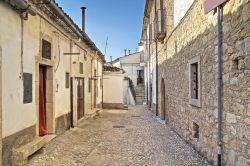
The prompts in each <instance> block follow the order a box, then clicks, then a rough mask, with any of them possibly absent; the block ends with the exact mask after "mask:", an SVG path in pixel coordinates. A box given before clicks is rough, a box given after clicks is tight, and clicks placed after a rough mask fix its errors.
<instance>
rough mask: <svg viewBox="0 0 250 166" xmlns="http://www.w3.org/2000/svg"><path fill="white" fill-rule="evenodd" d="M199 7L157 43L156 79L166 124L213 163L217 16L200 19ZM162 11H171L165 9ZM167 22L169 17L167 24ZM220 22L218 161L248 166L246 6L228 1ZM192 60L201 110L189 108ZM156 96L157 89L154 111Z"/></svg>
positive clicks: (249, 17)
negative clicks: (196, 66)
mask: <svg viewBox="0 0 250 166" xmlns="http://www.w3.org/2000/svg"><path fill="white" fill-rule="evenodd" d="M169 4H171V3H169ZM166 5H168V4H166ZM203 5H204V0H197V1H194V3H193V5H192V6H191V8H190V9H189V10H188V11H187V13H186V15H185V16H184V18H183V19H182V20H181V22H180V24H179V25H178V26H177V27H176V28H175V29H174V30H173V31H171V32H167V37H166V38H165V40H164V42H163V43H159V46H158V51H159V62H158V65H159V80H161V79H162V80H164V85H163V86H165V89H166V91H165V93H166V96H165V98H166V101H165V104H166V105H165V107H166V113H165V114H166V116H167V117H166V119H168V120H169V124H170V125H171V126H172V127H173V128H174V129H175V130H176V131H177V132H178V133H179V134H180V135H181V136H182V137H183V138H184V139H185V140H187V141H188V142H189V143H191V144H192V145H193V147H194V148H195V149H197V150H198V151H199V152H200V153H201V154H202V155H204V156H205V157H207V158H208V160H210V161H211V163H216V160H217V102H216V100H217V98H216V97H217V39H216V26H217V24H216V21H217V19H216V17H217V14H216V11H214V12H210V13H209V14H208V15H205V14H204V6H203ZM166 8H167V9H171V7H168V6H167V7H166ZM168 19H169V17H168V18H167V22H168ZM222 20H223V21H222V33H223V44H222V48H223V55H222V61H223V96H222V100H223V103H222V104H223V116H222V119H223V125H222V130H223V150H222V157H223V161H224V164H225V165H228V166H235V165H236V166H248V165H250V3H249V1H248V0H230V1H228V2H227V3H226V4H225V5H223V18H222ZM193 59H197V62H198V63H199V64H200V65H199V70H200V75H199V77H200V78H199V80H200V86H199V91H200V106H197V105H192V104H190V79H191V78H190V61H192V60H193ZM161 83H162V82H161V81H159V85H158V86H159V87H161V86H162V85H161ZM159 89H160V88H159ZM161 93H162V91H161V90H159V103H158V105H159V112H160V111H161V101H162V99H161V96H162V95H161ZM197 129H198V130H197ZM197 132H198V133H197ZM197 134H198V137H197Z"/></svg>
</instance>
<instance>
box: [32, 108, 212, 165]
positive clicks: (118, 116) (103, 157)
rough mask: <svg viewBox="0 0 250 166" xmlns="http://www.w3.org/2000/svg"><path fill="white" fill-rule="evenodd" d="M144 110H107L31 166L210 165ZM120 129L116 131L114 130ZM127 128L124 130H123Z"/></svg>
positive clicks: (59, 139) (59, 141)
mask: <svg viewBox="0 0 250 166" xmlns="http://www.w3.org/2000/svg"><path fill="white" fill-rule="evenodd" d="M143 108H144V107H143V106H136V107H130V108H129V110H104V111H103V112H102V113H101V115H100V117H98V118H97V119H95V120H92V119H89V120H85V121H84V122H82V123H81V124H80V125H79V126H78V127H75V128H74V129H71V130H70V131H67V132H66V133H65V134H63V135H61V136H59V137H57V138H56V139H54V140H53V141H51V142H50V143H49V144H48V145H47V146H46V147H45V150H44V152H43V154H42V153H38V154H36V155H34V156H32V157H31V158H30V160H29V164H28V165H30V166H37V165H39V166H45V165H46V166H57V165H65V166H66V165H67V166H72V165H86V166H101V165H102V166H116V165H124V166H125V165H128V166H131V165H133V166H134V165H138V166H141V165H147V166H180V165H183V166H186V165H192V166H193V165H197V166H206V165H209V164H208V163H207V162H206V161H205V160H204V159H203V158H202V157H201V156H199V155H198V154H197V153H196V152H195V151H194V150H193V149H192V148H191V147H190V146H189V145H188V144H186V143H185V142H184V141H183V140H182V139H181V138H180V137H179V136H178V135H177V134H176V133H175V132H173V131H172V130H171V129H170V128H169V127H168V126H167V125H165V124H161V123H159V122H158V121H157V120H156V119H155V118H154V115H152V114H151V113H150V112H148V111H147V110H144V109H143ZM115 125H116V126H117V127H118V128H114V127H113V126H115ZM123 126H124V128H123Z"/></svg>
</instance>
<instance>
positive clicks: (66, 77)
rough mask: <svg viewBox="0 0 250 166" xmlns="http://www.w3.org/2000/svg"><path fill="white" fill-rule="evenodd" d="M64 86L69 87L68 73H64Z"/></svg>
mask: <svg viewBox="0 0 250 166" xmlns="http://www.w3.org/2000/svg"><path fill="white" fill-rule="evenodd" d="M65 88H69V73H67V72H66V74H65Z"/></svg>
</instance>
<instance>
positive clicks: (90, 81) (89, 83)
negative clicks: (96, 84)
mask: <svg viewBox="0 0 250 166" xmlns="http://www.w3.org/2000/svg"><path fill="white" fill-rule="evenodd" d="M90 92H91V78H89V93H90Z"/></svg>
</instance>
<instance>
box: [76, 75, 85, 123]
mask: <svg viewBox="0 0 250 166" xmlns="http://www.w3.org/2000/svg"><path fill="white" fill-rule="evenodd" d="M83 116H84V78H78V79H77V119H78V120H79V119H81V118H82V117H83Z"/></svg>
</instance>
